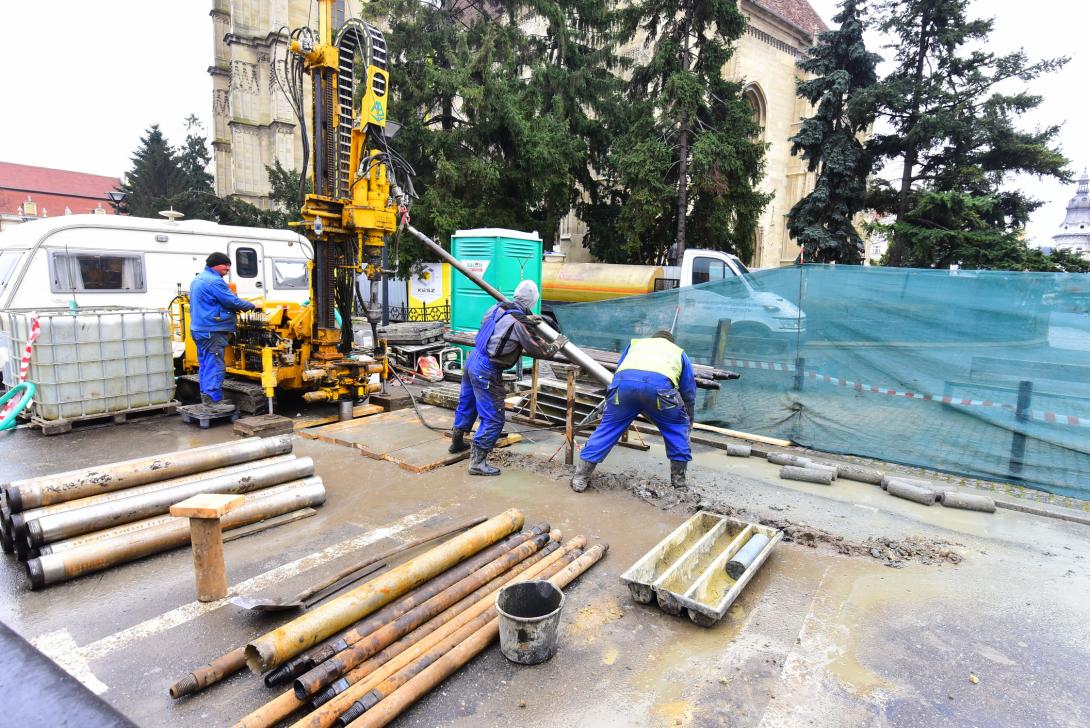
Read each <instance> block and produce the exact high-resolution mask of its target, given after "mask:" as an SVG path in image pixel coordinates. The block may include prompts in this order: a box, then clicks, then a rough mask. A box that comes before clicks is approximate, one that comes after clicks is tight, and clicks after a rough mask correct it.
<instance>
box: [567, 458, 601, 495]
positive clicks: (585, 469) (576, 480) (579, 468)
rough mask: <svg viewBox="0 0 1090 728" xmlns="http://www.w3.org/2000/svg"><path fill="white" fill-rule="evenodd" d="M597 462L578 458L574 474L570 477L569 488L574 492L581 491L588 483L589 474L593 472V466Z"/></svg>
mask: <svg viewBox="0 0 1090 728" xmlns="http://www.w3.org/2000/svg"><path fill="white" fill-rule="evenodd" d="M597 465H598V463H592V462H590V461H589V460H584V459H583V458H579V464H578V465H576V466H575V475H573V476H572V479H571V489H572V490H574V491H575V492H576V493H582V492H583V491H584V490H586V489H587V486H588V485H590V476H591V475H593V474H594V468H595V467H597Z"/></svg>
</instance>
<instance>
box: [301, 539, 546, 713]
mask: <svg viewBox="0 0 1090 728" xmlns="http://www.w3.org/2000/svg"><path fill="white" fill-rule="evenodd" d="M548 542H549V534H548V533H547V532H546V533H542V534H539V535H537V536H534V537H533V538H532V539H530V540H529V541H527V542H526V543H523V544H520V545H519V546H516V547H515V548H513V549H511V550H510V551H508V552H507V553H506V554H504V555H502V556H500V557H499V558H497V559H496V560H494V561H492V562H491V563H489V564H487V565H485V566H481V567H480V568H478V569H476V570H474V571H473V572H472V573H470V574H468V575H467V576H466V577H465V578H463V579H461V580H460V581H458V582H457V583H455V584H453V585H452V586H450V587H447V588H446V589H444V590H443V591H441V592H438V593H437V594H436V595H435V596H433V597H431V598H430V599H428V600H427V601H425V602H423V603H422V604H420V605H418V606H416V607H413V608H412V609H410V610H409V611H408V612H405V613H404V614H402V615H401V616H400V617H397V618H396V619H395V620H394V621H392V622H389V623H388V624H385V625H384V626H382V627H380V628H379V629H377V630H375V631H374V632H373V633H371V634H369V635H368V636H366V637H364V638H363V639H361V640H359V641H358V642H356V643H355V644H353V645H351V646H350V647H347V648H346V649H343V650H341V651H340V652H338V653H337V654H336V655H334V656H333V657H331V658H330V659H328V660H326V661H325V662H323V663H322V664H320V665H318V666H316V667H314V668H313V669H311V670H309V671H308V672H306V673H304V674H303V675H301V676H299V677H298V678H296V679H295V682H294V683H293V686H294V688H295V694H296V696H297V697H299V698H300V699H304V698H308V697H310V696H312V695H314V694H315V693H317V692H318V691H319V690H321V689H322V688H324V687H325V686H326V685H329V684H330V683H331V682H333V681H334V680H336V679H337V678H339V677H340V676H341V675H342V674H344V673H345V672H347V671H348V670H351V669H352V668H353V667H355V666H356V665H359V664H360V663H361V662H363V661H364V660H366V659H367V658H368V657H371V656H373V655H374V654H375V653H377V652H379V651H380V650H382V648H383V647H386V646H388V645H390V644H391V643H393V642H395V641H396V640H398V639H399V638H401V637H404V636H405V635H407V634H408V633H409V632H411V631H413V630H414V629H416V628H417V627H419V626H420V625H422V624H424V623H425V622H427V621H428V620H429V619H431V618H432V617H435V616H437V615H438V614H439V613H440V612H442V611H443V610H445V609H446V608H447V607H450V606H451V605H453V604H454V603H455V602H457V601H458V600H460V599H462V598H464V597H465V596H467V595H468V594H471V593H472V592H474V591H476V590H477V589H479V588H480V587H482V586H484V584H486V583H487V582H489V581H492V579H495V578H496V577H497V576H499V575H500V574H502V573H503V572H505V571H507V570H508V569H510V568H511V567H512V566H514V565H515V564H517V563H519V562H520V561H522V560H524V559H527V558H529V557H530V556H532V555H533V554H534V553H535V552H537V551H539V550H540V549H542V548H544V547H545V544H547V543H548Z"/></svg>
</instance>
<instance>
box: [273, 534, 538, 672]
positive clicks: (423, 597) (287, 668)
mask: <svg viewBox="0 0 1090 728" xmlns="http://www.w3.org/2000/svg"><path fill="white" fill-rule="evenodd" d="M548 530H549V524H547V523H540V524H538V525H536V526H534V527H532V528H530V529H529V530H527V531H522V532H520V533H516V534H512V535H511V536H508V537H507V538H505V539H503V540H502V541H499V542H498V543H495V544H493V545H492V546H490V547H488V548H487V549H485V550H483V551H481V552H480V553H478V554H475V555H474V556H472V557H470V558H469V559H466V560H465V561H463V562H462V563H460V564H458V565H456V566H454V567H453V568H451V569H448V570H447V571H445V572H444V573H442V574H440V575H439V576H437V577H435V578H434V579H431V580H429V581H428V582H427V583H425V584H422V585H421V586H418V587H417V588H416V589H413V590H412V591H411V592H409V594H407V595H406V596H405V597H403V598H401V599H399V600H398V601H396V602H391V603H389V604H387V605H386V606H385V607H383V608H382V609H380V610H378V611H377V612H375V613H374V614H371V615H370V616H368V617H367V618H366V619H365V620H363V621H362V622H360V623H359V624H357V625H356V626H354V627H352V629H349V630H347V631H346V632H343V633H341V634H339V635H337V636H335V637H334V638H332V639H329V640H326V642H324V643H323V644H320V645H317V646H316V647H313V648H311V649H309V650H307V651H306V652H304V653H303V654H301V655H299V656H297V657H294V658H292V659H290V660H288V661H287V662H285V663H284V664H283V665H281V666H280V667H278V668H276V669H275V670H273V671H271V672H269V673H268V674H267V675H266V676H265V685H266V686H268V687H275V686H276V685H280V684H283V683H286V682H288V681H289V680H292V679H294V678H295V677H297V676H299V675H302V674H303V673H304V672H306V671H307V670H310V669H312V668H314V667H316V666H317V665H320V664H321V663H323V662H325V661H326V660H328V659H329V658H331V657H333V656H334V655H336V654H337V653H338V652H340V651H341V650H344V649H347V648H349V647H351V646H352V645H354V644H355V643H357V642H359V641H360V640H361V639H363V638H364V637H366V636H367V635H369V634H371V633H372V632H374V631H375V630H377V629H379V628H380V627H382V626H384V625H385V624H387V623H388V622H392V621H393V620H395V619H397V618H398V617H400V616H401V615H402V614H404V613H405V612H407V611H409V610H410V609H412V608H414V607H416V606H418V605H420V604H423V603H424V602H426V601H427V600H428V599H431V598H432V597H433V596H435V595H436V594H438V593H439V592H441V591H443V590H444V589H447V588H448V587H451V586H453V585H454V584H457V583H458V582H459V581H461V580H462V579H464V578H465V577H467V576H469V575H470V574H472V573H473V572H474V571H476V570H477V569H479V568H481V567H482V566H484V565H486V564H489V563H491V562H492V561H495V560H496V559H498V558H499V557H501V556H503V555H504V554H506V553H507V552H508V551H510V550H511V549H513V548H515V547H516V546H519V545H520V544H523V543H525V542H526V541H529V540H530V539H532V538H534V537H536V536H539V535H541V534H543V533H547V532H548Z"/></svg>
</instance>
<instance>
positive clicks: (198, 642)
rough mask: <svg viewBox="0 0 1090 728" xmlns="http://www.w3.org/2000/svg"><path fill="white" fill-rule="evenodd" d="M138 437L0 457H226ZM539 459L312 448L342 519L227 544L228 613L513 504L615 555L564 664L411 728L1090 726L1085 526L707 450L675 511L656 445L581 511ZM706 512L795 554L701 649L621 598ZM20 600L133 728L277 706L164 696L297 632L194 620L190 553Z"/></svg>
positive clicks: (489, 673)
mask: <svg viewBox="0 0 1090 728" xmlns="http://www.w3.org/2000/svg"><path fill="white" fill-rule="evenodd" d="M133 428H134V425H129V426H127V427H124V428H102V429H99V430H85V431H81V432H78V433H73V434H71V435H67V436H65V437H64V438H63V439H61V438H49V439H47V438H42V437H41V436H39V435H36V434H34V433H32V432H27V431H20V432H17V433H14V434H13V435H7V436H0V445H3V446H5V457H4V458H3V460H2V461H0V481H4V480H9V479H12V478H21V477H29V476H32V475H35V474H45V473H50V472H56V471H60V470H64V469H68V468H71V467H74V466H76V465H79V464H83V463H91V462H101V461H103V460H117V459H121V458H127V457H136V456H139V455H143V454H152V453H156V452H164V451H169V450H175V449H179V448H182V447H192V446H196V445H201V444H208V443H210V442H216V441H220V440H223V439H230V438H231V433H230V431H229V430H227V429H226V428H221V429H219V430H216V429H213V430H198V429H196V428H188V427H185V426H183V425H181V424H180V423H178V422H177V421H176V420H173V421H171V420H166V419H163V420H160V421H150V422H149V425H148V426H142V429H141V430H140V433H141V436H140V437H134V435H133V432H134V429H133ZM528 438H529V439H528V441H527V442H526V443H523V444H521V445H518V446H516V447H514V448H511V449H510V452H511V453H512V454H511V455H504V456H503V457H501V458H500V459H501V460H503V461H507V462H501V465H502V466H503V467H504V473H503V475H501V476H500V477H497V478H473V477H470V476H468V475H467V474H466V473H465V469H464V466H462V465H455V466H451V467H447V468H440V469H437V470H434V471H431V472H427V473H421V474H412V473H409V472H406V471H405V470H402V469H400V468H398V467H397V466H396V465H394V464H393V463H389V462H383V461H377V460H370V459H365V458H361V457H360V455H359V453H358V452H357V451H356V450H355V449H353V448H346V447H343V446H338V445H334V444H329V443H324V442H321V441H317V440H304V439H301V438H297V439H296V441H295V448H296V449H295V452H296V453H297V454H298V455H301V456H302V455H309V456H311V457H313V458H314V459H315V463H316V466H317V471H318V474H320V475H321V476H322V477H323V479H324V480H325V483H326V487H327V489H328V493H329V497H328V500H327V503H326V505H325V506H324V507H322V508H320V509H318V514H317V515H316V516H314V517H312V518H308V519H306V520H304V521H300V522H298V523H294V524H291V525H289V526H285V527H282V528H277V529H273V530H271V531H267V532H264V533H261V534H257V535H254V536H251V537H248V538H244V539H240V540H238V541H234V542H232V543H229V544H227V545H226V547H225V550H226V552H227V563H228V568H229V570H230V581H231V583H232V585H234V586H233V592H234V593H239V592H243V593H251V592H252V593H258V592H264V593H267V592H268V591H269V590H270V588H272V587H274V586H275V587H276V588H277V589H282V590H283V592H284V593H285V594H291V593H295V592H298V591H300V590H302V589H303V588H305V587H306V586H308V585H309V584H311V583H313V582H314V581H317V580H319V579H320V578H321V577H323V576H325V575H327V574H329V573H331V572H332V571H333V570H335V569H336V568H338V567H339V566H341V565H345V564H347V563H348V562H349V561H350V560H353V559H355V558H358V556H359V554H360V552H361V550H368V549H381V548H385V547H387V546H389V545H392V543H394V542H398V541H404V540H407V539H409V538H411V537H412V535H415V534H416V533H419V532H420V531H422V530H427V529H429V528H431V527H434V526H437V525H440V524H447V523H453V522H455V521H458V520H462V519H465V518H468V517H471V516H475V515H492V514H495V513H497V512H499V511H501V510H503V509H505V508H508V507H518V508H521V509H523V511H524V512H525V514H526V517H527V521H528V522H533V521H538V520H548V521H549V522H550V523H552V524H553V525H554V526H555V527H557V528H560V529H562V530H563V531H564V533H565V534H566V535H569V536H570V535H575V534H577V533H584V534H586V535H587V536H588V538H589V539H590V541H591V543H594V542H596V541H598V540H604V541H606V542H608V543H609V544H610V547H611V548H610V553H609V555H608V556H607V557H606V559H604V560H603V561H602V562H601V563H600V564H599V565H598V566H596V567H595V568H594V569H593V570H592V571H590V572H589V573H587V574H586V575H584V576H583V577H582V578H581V579H580V580H579V581H577V582H576V583H574V584H573V585H572V586H571V587H569V589H568V590H567V593H568V599H567V603H566V606H565V611H564V615H563V620H562V629H561V641H560V651H559V653H558V654H557V656H556V657H555V658H554V659H553V660H552V661H550V662H549V663H546V664H544V665H540V666H535V667H524V666H517V665H514V664H511V663H509V662H507V661H506V660H505V659H504V658H503V657H502V656H501V655H500V653H499V650H498V649H497V648H495V647H493V648H491V649H489V650H488V651H487V652H486V653H484V654H482V655H481V656H480V657H478V658H477V659H476V660H474V661H473V662H472V663H470V665H468V666H467V667H466V668H465V669H463V670H462V671H460V672H459V673H458V674H456V675H455V676H453V677H452V678H451V679H450V680H448V681H447V682H445V683H444V684H443V685H441V686H440V688H439V689H437V690H436V691H434V692H433V693H432V694H431V695H429V696H428V697H427V698H425V699H424V700H423V701H421V702H420V703H419V704H418V705H416V706H414V707H413V708H412V709H411V711H409V712H408V713H406V714H405V715H404V716H402V717H401V718H400V719H399V720H398V721H397V723H396V724H397V725H401V726H443V727H455V726H456V727H463V726H465V727H468V726H474V728H476V727H477V726H481V725H509V724H517V725H520V726H529V727H534V726H550V727H552V726H557V725H571V726H678V725H679V726H709V725H730V726H795V725H815V726H871V725H887V726H919V725H954V726H962V725H964V726H970V725H991V726H1022V725H1058V726H1062V725H1071V726H1081V725H1086V724H1088V723H1090V705H1088V704H1087V701H1086V698H1085V696H1086V695H1087V694H1090V675H1087V673H1086V670H1085V665H1086V664H1087V661H1088V659H1090V604H1087V600H1086V599H1085V595H1086V594H1087V593H1088V589H1090V568H1088V566H1090V564H1088V562H1090V529H1088V528H1087V527H1085V526H1082V525H1079V524H1074V523H1066V522H1062V521H1056V520H1052V519H1045V518H1040V517H1037V516H1032V515H1027V514H1020V513H1015V512H1009V511H1000V512H998V513H995V514H984V513H974V512H969V511H953V510H944V509H942V508H940V507H938V506H933V507H931V508H925V507H923V506H920V505H918V504H915V503H911V502H908V501H903V500H900V499H896V498H891V497H889V496H888V495H886V494H885V493H882V492H881V490H880V489H879V488H876V487H875V486H870V485H866V484H862V483H852V482H850V481H843V480H838V481H837V483H836V484H834V485H833V486H832V487H829V486H817V485H808V484H805V483H788V482H787V481H781V480H779V478H778V477H777V475H776V472H777V468H776V467H775V466H772V465H770V464H768V463H766V462H760V461H757V460H754V459H749V460H746V459H739V458H728V457H727V456H726V455H725V454H724V453H722V452H721V451H718V450H712V449H708V448H698V449H697V452H696V454H695V457H696V461H695V463H694V465H693V466H692V468H691V470H690V473H691V475H690V481H691V485H692V488H691V492H689V493H683V494H680V495H679V494H676V493H674V492H672V491H671V489H669V487H668V486H667V485H666V483H665V481H666V474H667V465H666V463H665V456H664V453H663V449H662V446H661V443H659V442H658V441H657V440H656V439H654V438H649V442H651V443H652V448H651V450H650V451H649V452H647V453H642V452H633V451H629V450H619V449H618V450H615V451H614V452H613V453H612V454H611V456H610V458H609V460H607V462H606V463H605V464H604V465H603V466H601V467H600V468H599V472H600V473H601V475H600V476H597V477H596V481H595V484H594V485H592V487H591V489H590V490H588V491H587V492H585V493H583V494H576V493H573V492H572V491H571V490H570V488H569V487H568V486H567V483H566V482H565V481H564V480H563V475H564V474H565V473H566V472H569V471H568V470H567V469H566V468H565V467H564V466H562V465H558V464H557V463H556V462H555V461H556V459H557V458H554V460H553V462H551V463H549V462H546V461H547V459H548V458H549V456H550V455H554V454H556V453H557V452H558V450H559V446H560V444H561V442H562V439H561V438H560V437H559V436H558V435H557V434H555V433H551V432H535V433H529V435H528ZM530 440H532V442H530ZM558 457H559V456H558ZM698 503H703V505H704V506H705V507H714V508H718V509H719V510H721V511H723V512H730V513H733V514H735V515H738V516H739V517H742V518H747V519H756V520H759V521H761V522H764V523H769V524H776V525H778V526H779V527H782V528H784V530H785V534H786V535H787V536H788V537H789V538H791V539H792V540H793V542H792V543H783V544H780V545H779V546H777V548H776V549H775V551H774V553H773V554H772V556H771V557H770V559H769V561H768V563H766V564H765V566H764V567H763V568H762V569H761V571H760V572H758V574H757V576H756V578H755V579H754V581H753V582H752V583H751V584H749V586H748V587H747V588H746V590H745V591H744V592H743V593H742V595H741V597H740V598H739V600H738V601H737V602H736V603H735V604H734V605H733V606H732V608H731V610H730V611H729V612H728V614H727V616H726V617H725V618H724V619H723V621H722V622H721V623H720V624H718V625H716V626H715V627H712V628H710V629H705V628H701V627H697V626H695V625H693V624H692V623H690V622H689V621H688V620H687V619H684V618H675V617H670V616H668V615H665V614H663V613H661V612H660V611H659V610H658V609H657V608H655V607H654V606H643V605H637V604H635V603H634V602H632V601H631V599H630V598H629V596H628V590H627V588H626V587H625V586H624V585H623V584H622V583H621V581H620V579H619V575H620V574H621V573H622V572H623V571H624V570H626V569H627V568H628V567H629V566H630V565H631V564H632V563H633V562H634V561H635V560H636V559H637V558H638V557H639V556H640V555H641V554H643V553H644V552H645V551H646V550H647V549H649V548H650V547H651V546H652V545H654V544H655V543H656V542H658V541H659V540H660V539H661V538H662V537H663V536H664V535H665V534H666V533H668V532H669V531H670V530H671V529H672V528H674V527H675V526H677V525H678V524H679V523H681V522H682V521H683V520H684V519H685V518H686V517H687V516H688V515H689V513H690V512H691V509H692V508H693V507H694V506H695V505H697V504H698ZM924 562H930V563H924ZM955 562H956V563H955ZM887 564H892V565H894V566H896V567H897V568H891V567H890V566H888V565H887ZM24 581H25V579H24V578H23V575H22V573H21V571H20V570H19V569H18V567H17V565H16V564H15V563H14V562H13V561H12V560H11V559H9V558H5V559H4V560H3V561H2V563H0V592H2V593H3V594H4V598H3V599H0V619H2V620H3V621H4V622H5V623H7V624H9V625H11V626H12V627H13V628H14V629H15V630H17V631H18V632H19V633H20V634H22V635H23V636H24V637H26V638H28V639H30V640H31V641H32V642H34V643H35V644H37V645H38V646H39V648H40V649H43V650H46V651H48V652H49V653H50V654H51V655H53V656H54V659H56V660H58V662H60V663H61V664H62V665H63V666H64V667H66V669H68V670H69V672H70V673H72V674H74V675H76V676H77V677H79V678H80V679H81V680H82V681H83V682H84V684H85V685H88V686H89V687H92V689H94V690H96V691H98V692H99V693H100V694H101V696H102V697H103V699H105V700H106V701H107V702H108V703H109V704H110V705H112V706H114V707H115V708H117V709H119V710H120V711H121V712H123V713H124V714H125V715H126V716H128V717H129V718H130V719H132V720H134V721H135V722H137V723H139V724H140V725H142V726H182V727H185V726H200V727H201V728H207V727H209V726H226V725H230V724H231V723H232V722H233V721H234V720H236V719H237V718H239V717H240V716H242V715H244V714H245V713H247V712H249V711H250V710H252V709H253V708H255V707H257V706H258V705H260V704H261V703H263V702H265V701H266V700H268V699H270V698H271V697H273V696H275V694H276V693H275V692H273V691H269V690H267V689H265V688H264V686H263V685H262V684H261V683H260V681H259V680H258V679H257V678H256V677H255V676H253V675H250V674H243V675H237V676H235V677H234V678H231V679H230V680H228V681H226V682H225V683H224V684H222V685H219V686H217V687H215V688H212V689H210V690H209V691H207V692H205V693H203V694H200V695H197V696H195V697H194V698H190V699H185V700H182V701H178V702H174V701H171V700H170V698H169V697H168V695H167V687H168V686H169V685H170V684H171V683H172V682H173V681H174V680H175V679H177V678H178V677H180V676H181V675H182V674H184V673H185V672H186V671H188V670H189V669H191V668H193V667H196V666H198V665H201V664H204V663H205V662H207V661H208V660H209V659H211V658H214V657H216V656H218V655H220V654H222V653H224V652H226V651H228V650H230V649H232V648H234V647H236V646H238V645H239V644H242V643H244V642H245V641H247V640H249V639H251V638H253V637H255V636H257V635H259V634H261V633H263V632H264V631H267V630H268V629H270V628H271V627H273V626H275V625H277V624H279V623H280V620H281V617H279V616H277V615H260V614H254V613H250V612H247V611H245V610H242V609H239V608H237V607H235V606H234V605H232V604H230V603H229V602H228V601H226V600H225V601H221V602H213V603H209V604H200V603H197V602H195V601H193V597H192V573H191V566H190V554H189V550H188V549H179V550H176V551H174V552H171V553H168V554H163V555H160V556H156V557H153V558H149V559H145V560H143V561H140V562H136V563H133V564H129V565H126V566H124V567H121V568H117V569H113V570H110V571H107V572H104V573H102V574H97V575H94V576H91V577H86V578H83V579H77V580H74V581H72V582H68V583H65V584H61V585H59V586H57V587H54V588H50V589H48V590H45V591H43V592H38V593H31V592H28V591H26V587H25V585H24ZM970 675H972V676H975V677H976V678H977V682H975V683H974V682H971V681H970Z"/></svg>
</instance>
